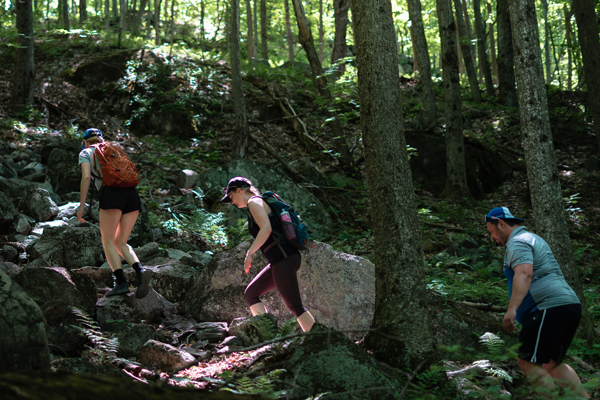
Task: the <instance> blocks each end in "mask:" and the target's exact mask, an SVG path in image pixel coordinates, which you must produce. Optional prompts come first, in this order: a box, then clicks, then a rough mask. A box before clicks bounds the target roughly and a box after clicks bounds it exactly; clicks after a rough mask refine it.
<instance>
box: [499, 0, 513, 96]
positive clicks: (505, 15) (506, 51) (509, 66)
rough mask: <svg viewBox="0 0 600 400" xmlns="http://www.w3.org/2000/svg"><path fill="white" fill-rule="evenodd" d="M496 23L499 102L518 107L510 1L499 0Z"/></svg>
mask: <svg viewBox="0 0 600 400" xmlns="http://www.w3.org/2000/svg"><path fill="white" fill-rule="evenodd" d="M497 6H498V7H497V9H496V20H497V21H498V22H497V23H496V26H497V29H498V100H499V102H500V104H504V105H505V106H509V107H516V106H517V88H516V85H515V71H514V58H513V42H512V31H511V28H510V13H509V12H508V0H498V4H497Z"/></svg>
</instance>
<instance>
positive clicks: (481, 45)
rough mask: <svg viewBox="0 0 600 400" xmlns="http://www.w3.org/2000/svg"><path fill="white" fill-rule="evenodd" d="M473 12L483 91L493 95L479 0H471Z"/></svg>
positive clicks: (492, 83)
mask: <svg viewBox="0 0 600 400" xmlns="http://www.w3.org/2000/svg"><path fill="white" fill-rule="evenodd" d="M473 14H474V15H475V31H476V32H477V54H478V55H479V68H480V71H481V72H482V73H483V79H484V80H485V91H486V92H487V94H488V96H493V95H494V82H493V81H492V71H491V69H490V62H489V61H488V58H487V40H486V37H485V28H484V25H483V19H482V18H481V6H480V3H479V0H473Z"/></svg>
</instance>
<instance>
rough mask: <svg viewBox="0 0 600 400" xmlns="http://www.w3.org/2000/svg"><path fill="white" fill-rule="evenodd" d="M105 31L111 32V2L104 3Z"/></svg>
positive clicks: (107, 0)
mask: <svg viewBox="0 0 600 400" xmlns="http://www.w3.org/2000/svg"><path fill="white" fill-rule="evenodd" d="M104 30H105V31H106V32H107V33H108V32H110V0H105V1H104Z"/></svg>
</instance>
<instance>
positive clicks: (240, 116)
mask: <svg viewBox="0 0 600 400" xmlns="http://www.w3.org/2000/svg"><path fill="white" fill-rule="evenodd" d="M249 14H250V15H251V13H249ZM250 18H252V17H250ZM250 26H251V25H250ZM250 29H251V28H250ZM229 33H230V35H229V37H230V40H229V41H230V47H231V84H232V88H233V105H234V110H235V130H236V135H235V144H234V146H235V148H234V153H233V154H234V155H235V157H236V158H238V159H242V158H246V150H247V148H248V138H249V137H250V130H249V128H248V117H247V115H246V100H245V98H244V87H243V82H242V66H241V55H240V3H239V0H232V1H231V25H230V27H229Z"/></svg>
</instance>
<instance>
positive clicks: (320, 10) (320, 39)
mask: <svg viewBox="0 0 600 400" xmlns="http://www.w3.org/2000/svg"><path fill="white" fill-rule="evenodd" d="M323 37H324V31H323V0H319V61H321V64H323V60H324V54H323Z"/></svg>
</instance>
